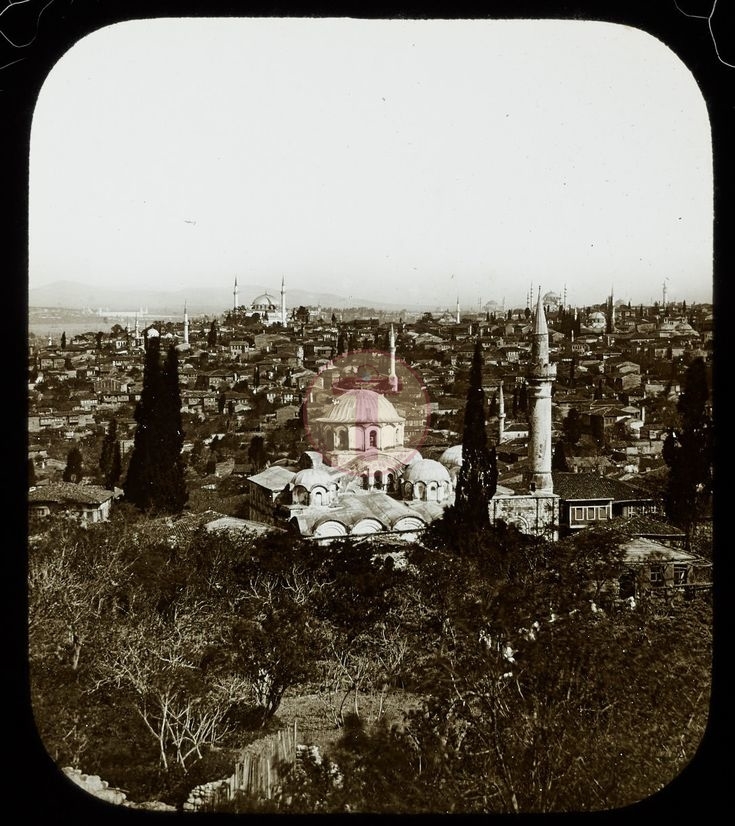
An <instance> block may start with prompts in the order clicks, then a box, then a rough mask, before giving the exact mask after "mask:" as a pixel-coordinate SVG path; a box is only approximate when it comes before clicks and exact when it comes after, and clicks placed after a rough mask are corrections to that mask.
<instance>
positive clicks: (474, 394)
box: [455, 340, 498, 529]
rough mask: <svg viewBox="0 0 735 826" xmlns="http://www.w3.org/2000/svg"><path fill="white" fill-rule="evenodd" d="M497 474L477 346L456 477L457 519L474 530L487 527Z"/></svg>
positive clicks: (477, 346) (473, 360) (477, 347)
mask: <svg viewBox="0 0 735 826" xmlns="http://www.w3.org/2000/svg"><path fill="white" fill-rule="evenodd" d="M497 480H498V471H497V465H496V460H495V449H494V448H493V449H492V450H491V449H490V448H489V447H488V444H487V432H486V429H485V391H484V390H483V387H482V347H481V344H480V342H479V340H478V341H477V342H476V343H475V351H474V353H473V356H472V366H471V368H470V377H469V386H468V388H467V402H466V404H465V411H464V425H463V431H462V465H461V467H460V469H459V473H458V475H457V488H456V496H455V510H456V517H457V519H458V520H459V521H461V522H462V523H464V524H466V525H467V526H468V527H470V528H471V529H474V528H482V527H484V526H485V525H487V524H488V521H489V517H488V503H489V502H490V499H491V498H492V496H493V495H494V493H495V490H496V487H497Z"/></svg>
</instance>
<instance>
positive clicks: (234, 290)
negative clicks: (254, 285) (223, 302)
mask: <svg viewBox="0 0 735 826" xmlns="http://www.w3.org/2000/svg"><path fill="white" fill-rule="evenodd" d="M232 298H233V305H232V309H233V310H237V308H238V307H239V302H238V300H237V276H235V286H234V287H233V289H232Z"/></svg>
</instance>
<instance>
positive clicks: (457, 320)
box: [455, 296, 459, 324]
mask: <svg viewBox="0 0 735 826" xmlns="http://www.w3.org/2000/svg"><path fill="white" fill-rule="evenodd" d="M455 321H456V322H457V324H459V296H457V310H456V318H455Z"/></svg>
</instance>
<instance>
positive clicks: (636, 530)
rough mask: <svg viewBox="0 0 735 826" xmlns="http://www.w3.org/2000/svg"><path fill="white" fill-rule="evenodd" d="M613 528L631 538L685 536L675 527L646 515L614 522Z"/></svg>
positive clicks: (675, 537)
mask: <svg viewBox="0 0 735 826" xmlns="http://www.w3.org/2000/svg"><path fill="white" fill-rule="evenodd" d="M614 524H615V527H617V528H620V530H622V531H624V532H625V533H627V534H630V535H631V536H646V537H657V538H659V539H663V538H666V539H684V538H685V536H686V534H685V533H684V531H682V530H681V529H680V528H677V527H676V526H675V525H670V524H669V523H668V522H665V521H664V520H662V519H657V518H656V517H655V516H649V515H648V514H636V515H634V516H627V517H624V518H621V519H616V520H615V523H614Z"/></svg>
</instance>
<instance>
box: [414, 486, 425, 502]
mask: <svg viewBox="0 0 735 826" xmlns="http://www.w3.org/2000/svg"><path fill="white" fill-rule="evenodd" d="M414 487H415V490H416V498H417V499H423V500H424V501H426V485H425V484H424V483H423V482H416V485H415V486H414Z"/></svg>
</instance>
